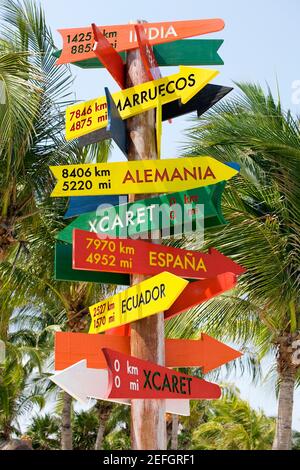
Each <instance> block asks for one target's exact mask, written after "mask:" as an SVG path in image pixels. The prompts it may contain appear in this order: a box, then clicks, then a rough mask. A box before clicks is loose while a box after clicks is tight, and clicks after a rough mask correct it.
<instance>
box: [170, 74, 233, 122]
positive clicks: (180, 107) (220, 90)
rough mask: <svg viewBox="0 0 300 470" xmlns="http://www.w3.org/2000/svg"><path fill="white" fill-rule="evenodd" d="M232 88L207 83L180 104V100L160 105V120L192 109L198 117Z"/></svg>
mask: <svg viewBox="0 0 300 470" xmlns="http://www.w3.org/2000/svg"><path fill="white" fill-rule="evenodd" d="M232 90H233V88H231V87H226V86H221V85H212V84H210V83H209V84H208V85H206V86H205V87H204V88H203V89H202V90H200V91H199V92H198V93H197V94H196V95H195V96H194V97H193V98H192V99H191V100H189V101H188V102H187V103H185V104H182V103H181V102H180V100H177V101H172V103H168V104H165V105H164V106H163V107H162V120H163V121H166V120H167V119H173V118H176V117H178V116H183V115H184V114H189V113H192V112H193V111H197V115H198V117H200V116H202V114H204V113H205V112H206V111H207V110H208V109H210V108H211V107H212V106H214V105H215V104H216V103H218V101H220V100H221V99H222V98H224V96H226V95H227V94H228V93H229V92H230V91H232Z"/></svg>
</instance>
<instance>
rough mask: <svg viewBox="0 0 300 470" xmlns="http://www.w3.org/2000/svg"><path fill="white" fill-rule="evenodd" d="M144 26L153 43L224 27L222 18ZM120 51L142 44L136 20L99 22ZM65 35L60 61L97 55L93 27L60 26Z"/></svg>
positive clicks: (100, 27)
mask: <svg viewBox="0 0 300 470" xmlns="http://www.w3.org/2000/svg"><path fill="white" fill-rule="evenodd" d="M143 26H144V29H145V31H146V35H147V38H148V39H149V43H150V44H152V45H153V44H161V43H164V42H170V41H175V40H176V39H183V38H188V37H192V36H199V35H201V34H207V33H213V32H215V31H220V30H221V29H223V28H224V21H223V20H221V19H218V18H217V19H208V20H191V21H169V22H165V23H145V24H144V25H143ZM98 28H99V29H100V31H101V32H102V34H103V36H105V37H106V38H107V39H108V41H109V42H110V43H111V45H112V46H113V47H114V48H115V49H116V51H126V50H129V49H135V48H137V47H138V43H137V38H136V34H135V29H134V25H133V24H124V25H111V26H98ZM58 32H59V33H60V34H61V35H62V38H63V50H62V53H61V56H60V57H59V59H58V60H57V62H56V63H57V64H67V63H72V62H76V61H78V60H85V59H90V58H93V57H94V56H95V55H94V52H93V44H94V41H93V34H92V28H91V27H87V28H86V27H84V28H69V29H59V30H58Z"/></svg>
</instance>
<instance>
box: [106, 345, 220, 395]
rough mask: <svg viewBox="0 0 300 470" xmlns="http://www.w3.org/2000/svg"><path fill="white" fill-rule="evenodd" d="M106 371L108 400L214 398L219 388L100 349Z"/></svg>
mask: <svg viewBox="0 0 300 470" xmlns="http://www.w3.org/2000/svg"><path fill="white" fill-rule="evenodd" d="M102 351H103V353H104V355H105V359H106V362H107V366H108V371H109V383H108V387H109V390H108V398H131V399H135V398H143V399H147V398H157V399H164V398H185V399H186V398H189V399H194V400H195V399H196V400H197V399H198V400H200V399H205V400H207V399H216V398H220V396H221V389H220V387H219V386H218V385H216V384H214V383H211V382H207V381H206V380H203V379H199V378H198V377H193V376H190V375H186V374H182V373H180V372H176V371H174V370H171V369H168V368H167V367H162V366H159V365H157V364H154V363H153V362H150V361H144V360H142V359H138V358H136V357H132V356H128V355H126V354H122V353H119V352H116V351H113V350H112V349H107V348H104V349H102Z"/></svg>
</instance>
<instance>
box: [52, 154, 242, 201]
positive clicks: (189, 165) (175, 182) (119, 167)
mask: <svg viewBox="0 0 300 470" xmlns="http://www.w3.org/2000/svg"><path fill="white" fill-rule="evenodd" d="M50 169H51V171H52V173H53V175H54V176H55V177H56V179H57V183H56V186H55V188H54V190H53V192H52V194H51V196H52V197H62V196H63V197H68V196H76V195H78V196H87V195H91V196H96V195H103V196H104V195H109V194H127V193H128V187H129V186H130V192H131V193H132V194H145V193H164V192H173V191H183V190H188V189H194V188H197V187H200V186H208V185H210V184H215V183H218V182H220V181H224V180H228V179H230V178H232V177H233V176H235V175H236V174H237V173H238V171H237V170H235V169H233V168H231V167H230V166H228V165H224V163H221V162H219V161H218V160H215V159H214V158H212V157H205V156H203V157H192V158H177V159H176V158H175V159H173V158H172V159H166V160H147V161H134V162H113V163H93V164H82V165H63V166H50Z"/></svg>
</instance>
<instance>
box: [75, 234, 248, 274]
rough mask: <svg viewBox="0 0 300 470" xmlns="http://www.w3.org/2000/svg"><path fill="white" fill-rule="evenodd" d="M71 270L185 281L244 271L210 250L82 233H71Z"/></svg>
mask: <svg viewBox="0 0 300 470" xmlns="http://www.w3.org/2000/svg"><path fill="white" fill-rule="evenodd" d="M73 268H74V269H83V270H88V271H90V270H94V271H108V272H114V273H125V274H144V275H150V276H153V275H155V274H159V273H161V272H162V271H165V270H167V271H168V272H170V273H172V274H175V275H176V276H181V277H185V278H186V279H209V278H212V277H216V276H217V275H218V274H222V273H226V272H232V273H234V274H236V275H240V274H243V273H244V272H245V269H243V268H242V267H241V266H239V265H238V264H237V263H235V262H234V261H232V260H231V259H230V258H228V257H227V256H224V255H222V253H220V252H219V251H218V250H215V249H213V248H211V249H210V250H209V252H208V253H201V252H199V251H194V250H184V249H181V248H173V247H172V246H166V245H160V244H153V243H149V242H145V241H142V240H132V239H130V238H128V239H124V240H120V239H119V238H112V239H100V238H99V237H98V235H97V234H95V233H90V232H87V231H85V230H74V231H73Z"/></svg>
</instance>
